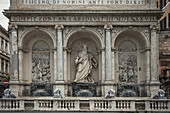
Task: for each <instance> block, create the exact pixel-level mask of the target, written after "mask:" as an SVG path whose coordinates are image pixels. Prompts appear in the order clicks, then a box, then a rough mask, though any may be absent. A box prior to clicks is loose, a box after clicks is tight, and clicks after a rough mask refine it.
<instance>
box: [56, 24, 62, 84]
mask: <svg viewBox="0 0 170 113" xmlns="http://www.w3.org/2000/svg"><path fill="white" fill-rule="evenodd" d="M55 29H56V31H57V78H56V82H57V81H64V74H63V73H64V72H63V32H62V30H63V29H64V26H63V25H56V26H55Z"/></svg>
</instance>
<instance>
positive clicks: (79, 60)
mask: <svg viewBox="0 0 170 113" xmlns="http://www.w3.org/2000/svg"><path fill="white" fill-rule="evenodd" d="M75 64H76V78H75V80H74V82H76V83H93V82H94V80H93V78H92V69H93V67H94V68H96V67H97V61H96V60H95V58H94V56H93V55H92V54H91V53H89V52H88V47H87V45H83V46H82V51H81V52H79V53H78V55H77V56H76V59H75Z"/></svg>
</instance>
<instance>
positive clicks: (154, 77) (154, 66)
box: [151, 26, 159, 83]
mask: <svg viewBox="0 0 170 113" xmlns="http://www.w3.org/2000/svg"><path fill="white" fill-rule="evenodd" d="M156 31H157V28H156V26H151V82H152V83H154V82H158V77H159V72H158V64H159V49H158V47H159V42H158V37H157V33H156Z"/></svg>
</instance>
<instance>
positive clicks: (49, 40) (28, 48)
mask: <svg viewBox="0 0 170 113" xmlns="http://www.w3.org/2000/svg"><path fill="white" fill-rule="evenodd" d="M41 41H42V42H45V43H46V44H47V45H48V46H49V50H48V51H49V53H50V64H49V65H50V76H51V80H54V53H53V52H52V50H53V48H54V47H55V46H56V44H55V40H54V36H53V35H52V34H51V33H50V32H49V31H48V30H47V29H44V28H38V29H28V30H27V31H25V32H24V33H23V34H22V35H21V37H20V39H19V42H18V43H19V44H18V45H19V48H21V50H22V51H20V56H19V57H20V59H19V60H20V61H19V62H20V64H19V65H20V66H19V75H20V76H23V77H22V78H23V80H26V81H27V82H29V83H30V82H32V65H33V63H32V58H33V56H32V54H33V53H32V48H33V46H34V45H35V43H36V42H41ZM25 64H27V65H25ZM23 73H24V74H23ZM51 82H53V81H51Z"/></svg>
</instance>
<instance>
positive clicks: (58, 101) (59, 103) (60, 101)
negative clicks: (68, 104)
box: [58, 101, 61, 109]
mask: <svg viewBox="0 0 170 113" xmlns="http://www.w3.org/2000/svg"><path fill="white" fill-rule="evenodd" d="M58 102H59V106H58V107H59V109H61V101H58Z"/></svg>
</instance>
